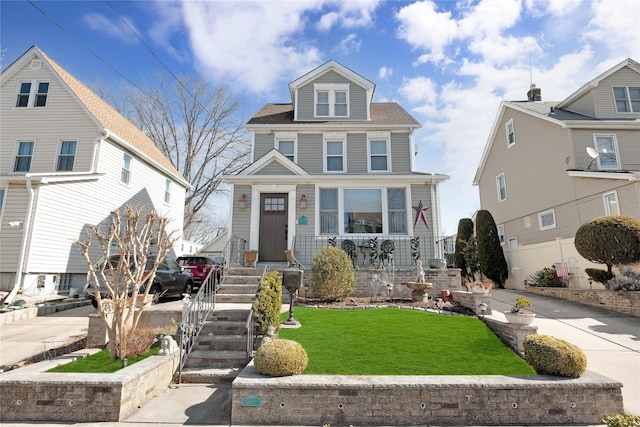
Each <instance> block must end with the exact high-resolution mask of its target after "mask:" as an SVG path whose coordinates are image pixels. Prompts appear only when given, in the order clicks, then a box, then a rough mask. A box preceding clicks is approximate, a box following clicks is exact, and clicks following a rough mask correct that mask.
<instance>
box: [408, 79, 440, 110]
mask: <svg viewBox="0 0 640 427" xmlns="http://www.w3.org/2000/svg"><path fill="white" fill-rule="evenodd" d="M399 92H400V93H401V94H402V95H404V96H405V98H407V99H408V100H409V101H410V102H412V103H418V102H426V103H428V104H434V103H435V102H436V99H437V96H438V94H437V93H436V88H435V84H434V82H433V80H431V79H430V78H428V77H415V78H411V79H405V80H403V82H402V86H401V87H400V89H399Z"/></svg>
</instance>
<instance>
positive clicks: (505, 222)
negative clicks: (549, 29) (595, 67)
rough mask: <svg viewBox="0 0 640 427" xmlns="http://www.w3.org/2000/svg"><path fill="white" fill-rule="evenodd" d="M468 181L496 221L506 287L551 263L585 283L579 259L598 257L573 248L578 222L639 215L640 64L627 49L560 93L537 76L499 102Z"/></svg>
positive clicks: (520, 283) (518, 284)
mask: <svg viewBox="0 0 640 427" xmlns="http://www.w3.org/2000/svg"><path fill="white" fill-rule="evenodd" d="M474 184H475V185H477V186H478V187H479V190H480V205H481V207H482V209H486V210H488V211H489V212H491V214H492V215H493V218H494V220H495V222H496V224H497V226H498V234H499V235H500V239H501V241H502V243H503V245H504V251H505V256H506V258H507V262H508V264H509V267H510V271H509V279H508V281H507V287H511V288H521V287H523V285H524V280H525V279H527V278H528V277H529V275H531V274H532V273H534V272H535V271H537V270H541V269H542V268H544V267H550V266H552V265H556V267H557V268H558V270H559V272H560V274H561V275H562V274H566V272H568V273H570V274H569V276H568V277H569V286H571V287H576V288H585V287H586V288H588V287H589V286H590V284H589V283H588V281H587V276H586V274H585V273H584V269H585V268H588V267H596V268H603V266H602V265H596V264H592V263H590V262H588V261H586V260H585V259H584V258H582V257H581V256H580V255H579V254H578V253H577V251H576V250H575V246H574V244H573V239H574V236H575V233H576V231H577V229H578V228H579V227H580V225H582V224H584V223H585V222H586V221H588V220H590V219H592V218H595V217H599V216H603V215H617V214H622V215H628V216H632V217H635V218H640V64H639V63H638V62H636V61H634V60H632V59H626V60H624V61H622V62H620V63H619V64H617V65H616V66H614V67H613V68H611V69H609V70H607V71H606V72H604V73H602V74H601V75H599V76H598V77H596V78H594V79H593V80H591V81H589V82H587V83H586V84H585V85H583V86H582V87H580V88H579V89H578V90H577V91H576V92H574V93H573V94H571V95H570V96H569V97H567V98H566V99H564V100H562V101H560V102H543V101H542V100H541V96H540V89H539V88H536V87H535V86H534V85H532V87H531V90H530V91H529V93H528V100H527V101H505V102H502V104H501V105H500V109H499V111H498V115H497V117H496V119H495V122H494V125H493V128H492V130H491V133H490V135H489V139H488V142H487V145H486V147H485V149H484V153H483V155H482V159H481V161H480V165H479V167H478V171H477V173H476V176H475V179H474ZM563 267H564V268H563ZM593 286H594V287H595V286H596V284H595V283H594V284H593Z"/></svg>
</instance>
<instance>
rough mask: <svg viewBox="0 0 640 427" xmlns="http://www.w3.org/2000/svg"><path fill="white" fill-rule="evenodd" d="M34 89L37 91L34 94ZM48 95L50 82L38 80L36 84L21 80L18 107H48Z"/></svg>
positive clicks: (17, 99) (17, 100)
mask: <svg viewBox="0 0 640 427" xmlns="http://www.w3.org/2000/svg"><path fill="white" fill-rule="evenodd" d="M33 89H35V90H36V92H35V93H33V94H32V93H31V91H32V90H33ZM48 95H49V83H48V82H38V83H37V84H36V85H34V84H33V83H31V82H19V83H18V96H17V98H16V107H19V108H25V107H46V106H47V96H48Z"/></svg>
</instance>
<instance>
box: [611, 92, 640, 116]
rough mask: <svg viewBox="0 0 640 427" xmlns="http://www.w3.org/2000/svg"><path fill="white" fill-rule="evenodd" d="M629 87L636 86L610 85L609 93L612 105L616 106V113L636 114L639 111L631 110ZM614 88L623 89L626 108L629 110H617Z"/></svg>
mask: <svg viewBox="0 0 640 427" xmlns="http://www.w3.org/2000/svg"><path fill="white" fill-rule="evenodd" d="M629 87H632V88H635V87H636V86H611V95H612V96H613V105H614V106H615V108H616V113H618V114H638V113H640V111H634V110H633V104H632V103H631V92H629ZM614 89H624V91H625V94H626V98H625V101H626V103H627V108H628V109H629V111H620V110H618V103H617V99H616V93H615V91H614Z"/></svg>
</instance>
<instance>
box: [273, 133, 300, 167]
mask: <svg viewBox="0 0 640 427" xmlns="http://www.w3.org/2000/svg"><path fill="white" fill-rule="evenodd" d="M280 141H293V162H294V163H296V164H297V163H298V133H297V132H276V133H275V134H274V139H273V147H274V148H275V149H276V150H278V151H280ZM281 153H282V152H281ZM283 155H284V154H283ZM285 157H286V156H285Z"/></svg>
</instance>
